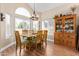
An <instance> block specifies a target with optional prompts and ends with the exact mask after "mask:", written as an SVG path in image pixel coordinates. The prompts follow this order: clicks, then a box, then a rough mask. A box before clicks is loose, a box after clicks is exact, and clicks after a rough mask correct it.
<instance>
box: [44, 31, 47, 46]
mask: <svg viewBox="0 0 79 59" xmlns="http://www.w3.org/2000/svg"><path fill="white" fill-rule="evenodd" d="M43 33H44V34H43V40H44V41H43V42H45V46H47V33H48V31H47V30H44V32H43Z"/></svg>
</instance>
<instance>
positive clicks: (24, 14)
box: [15, 7, 31, 17]
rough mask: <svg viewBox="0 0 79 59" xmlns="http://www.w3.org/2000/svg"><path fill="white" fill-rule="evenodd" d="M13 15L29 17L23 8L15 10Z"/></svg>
mask: <svg viewBox="0 0 79 59" xmlns="http://www.w3.org/2000/svg"><path fill="white" fill-rule="evenodd" d="M15 14H18V15H23V16H27V17H30V16H31V15H30V13H29V11H28V10H27V9H25V8H23V7H20V8H17V9H16V11H15Z"/></svg>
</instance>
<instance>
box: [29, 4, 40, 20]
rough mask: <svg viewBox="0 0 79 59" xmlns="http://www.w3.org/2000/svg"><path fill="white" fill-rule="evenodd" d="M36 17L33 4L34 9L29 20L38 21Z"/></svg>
mask: <svg viewBox="0 0 79 59" xmlns="http://www.w3.org/2000/svg"><path fill="white" fill-rule="evenodd" d="M38 18H39V17H38V15H37V14H36V10H35V3H34V9H33V14H32V16H31V18H30V19H32V20H35V21H36V20H38Z"/></svg>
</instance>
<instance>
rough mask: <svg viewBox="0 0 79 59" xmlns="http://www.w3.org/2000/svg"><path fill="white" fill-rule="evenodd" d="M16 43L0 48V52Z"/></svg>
mask: <svg viewBox="0 0 79 59" xmlns="http://www.w3.org/2000/svg"><path fill="white" fill-rule="evenodd" d="M15 43H16V42H12V43H10V44H9V45H7V46H5V47H3V48H0V52H2V51H4V50H5V49H7V48H9V47H10V46H12V45H13V44H15Z"/></svg>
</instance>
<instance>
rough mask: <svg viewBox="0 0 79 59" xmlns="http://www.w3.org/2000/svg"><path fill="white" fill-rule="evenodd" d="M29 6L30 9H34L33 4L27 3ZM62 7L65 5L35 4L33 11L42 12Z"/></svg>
mask: <svg viewBox="0 0 79 59" xmlns="http://www.w3.org/2000/svg"><path fill="white" fill-rule="evenodd" d="M29 5H30V6H31V7H32V9H34V3H29ZM63 5H67V3H35V9H36V11H38V12H43V11H46V10H49V9H54V8H56V7H61V6H63Z"/></svg>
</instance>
